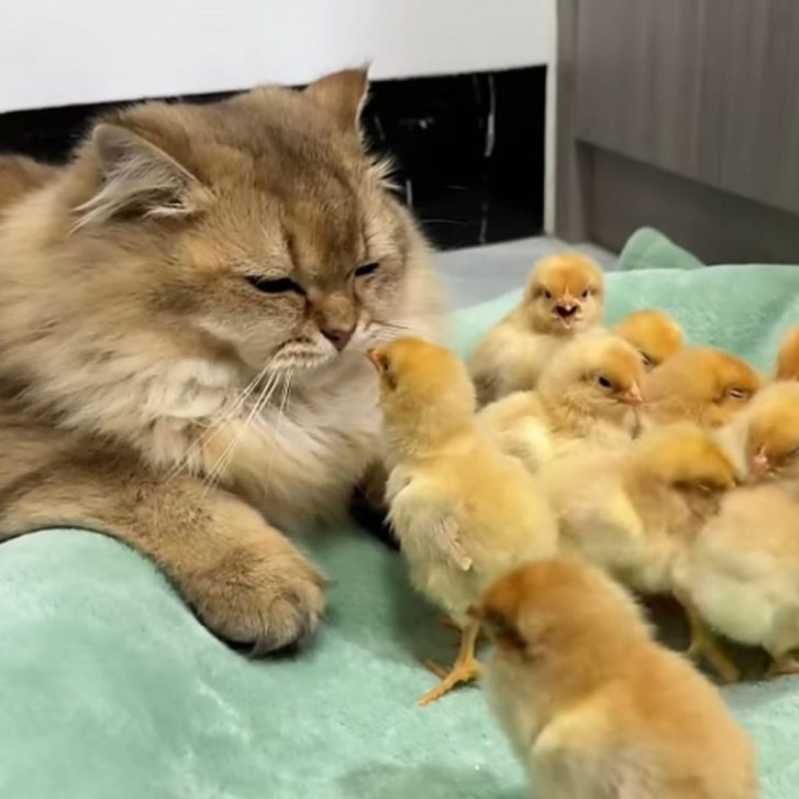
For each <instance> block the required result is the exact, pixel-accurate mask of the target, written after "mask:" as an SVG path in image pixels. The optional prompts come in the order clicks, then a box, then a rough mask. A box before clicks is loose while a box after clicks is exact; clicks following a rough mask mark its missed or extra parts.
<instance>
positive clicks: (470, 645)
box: [417, 621, 480, 707]
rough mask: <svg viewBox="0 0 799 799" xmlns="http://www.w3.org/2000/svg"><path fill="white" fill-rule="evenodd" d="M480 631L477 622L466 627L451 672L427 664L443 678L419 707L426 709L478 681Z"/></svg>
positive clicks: (422, 699) (419, 702) (436, 665)
mask: <svg viewBox="0 0 799 799" xmlns="http://www.w3.org/2000/svg"><path fill="white" fill-rule="evenodd" d="M479 631H480V625H479V623H477V622H474V621H470V622H468V623H467V624H466V625H465V626H464V628H463V632H462V633H461V645H460V648H459V649H458V657H457V658H456V660H455V663H454V665H453V666H452V668H451V669H450V670H449V671H447V670H446V669H444V668H442V667H441V666H439V665H438V664H437V663H428V664H427V667H428V668H429V669H430V671H432V672H433V673H434V674H436V675H437V676H438V677H440V678H441V682H440V683H439V684H438V685H437V686H436V687H435V688H433V689H432V690H430V691H428V692H427V693H426V694H425V695H424V696H423V697H422V698H421V699H420V700H419V701H418V703H417V704H418V705H419V707H424V706H425V705H429V704H430V703H431V702H435V701H436V700H437V699H441V697H442V696H444V694H448V693H449V692H450V691H451V690H452V689H453V688H455V686H457V685H461V684H462V683H468V682H472V680H476V679H477V678H478V677H479V676H480V663H479V662H478V661H477V658H475V656H474V647H475V644H476V643H477V634H478V632H479Z"/></svg>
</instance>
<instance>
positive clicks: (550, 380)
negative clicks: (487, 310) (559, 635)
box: [478, 331, 644, 471]
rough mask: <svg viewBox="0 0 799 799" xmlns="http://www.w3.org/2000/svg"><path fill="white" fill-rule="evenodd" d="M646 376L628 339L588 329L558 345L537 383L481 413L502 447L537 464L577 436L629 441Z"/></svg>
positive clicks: (533, 465) (600, 440)
mask: <svg viewBox="0 0 799 799" xmlns="http://www.w3.org/2000/svg"><path fill="white" fill-rule="evenodd" d="M643 380H644V368H643V365H642V363H641V359H640V357H639V356H638V353H637V352H636V350H635V349H634V348H633V347H632V346H631V345H629V344H628V343H627V342H626V341H624V340H623V339H621V338H619V337H618V336H614V335H612V334H609V333H606V332H604V331H591V332H590V333H586V334H585V335H583V336H580V337H578V338H576V339H574V340H573V341H572V342H571V343H569V344H568V345H567V346H566V347H564V348H563V350H562V351H561V352H560V354H559V356H558V358H557V359H556V360H555V361H553V362H552V363H551V364H549V366H548V367H547V368H546V369H545V370H544V371H543V373H542V375H541V378H540V380H539V382H538V387H537V388H536V390H535V391H526V392H516V393H515V394H511V395H510V396H507V397H505V398H503V399H501V400H498V401H497V402H494V403H491V404H490V405H487V406H486V407H485V408H483V409H482V410H481V411H480V414H479V416H478V418H479V420H480V423H481V424H482V425H483V427H484V428H485V429H486V430H487V431H488V432H489V433H490V434H491V435H492V436H493V437H494V438H496V440H497V441H498V442H499V444H500V446H501V447H502V449H503V450H504V451H505V452H507V453H509V454H511V455H515V456H516V457H519V458H521V459H522V460H523V461H524V463H525V465H526V466H527V468H528V469H530V470H531V471H535V470H536V469H537V468H538V467H539V466H540V465H541V464H542V463H544V462H546V461H547V460H549V459H550V458H552V457H555V456H560V455H562V454H564V452H566V451H569V450H570V449H574V448H576V447H578V446H579V444H580V442H585V441H589V442H590V443H591V444H593V445H600V444H601V445H604V446H620V445H621V446H623V445H625V444H627V443H628V442H629V441H630V440H631V439H632V437H633V435H635V434H636V432H637V428H638V419H637V414H636V410H635V409H636V407H637V406H638V405H639V404H640V403H641V399H642V398H641V384H642V382H643Z"/></svg>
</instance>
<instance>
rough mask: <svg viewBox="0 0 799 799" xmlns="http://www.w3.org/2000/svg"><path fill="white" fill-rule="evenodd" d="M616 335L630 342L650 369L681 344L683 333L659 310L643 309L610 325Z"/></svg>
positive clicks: (646, 367) (681, 346)
mask: <svg viewBox="0 0 799 799" xmlns="http://www.w3.org/2000/svg"><path fill="white" fill-rule="evenodd" d="M613 332H614V333H615V334H616V335H617V336H621V337H622V338H623V339H624V340H625V341H627V342H628V343H630V344H632V346H633V347H635V348H636V349H637V350H638V352H640V353H641V357H642V358H643V360H644V368H645V369H646V370H647V371H651V370H652V369H654V368H655V367H657V366H660V364H662V363H663V362H664V361H665V360H667V359H668V358H671V356H672V355H676V354H677V353H678V352H679V351H680V350H682V349H683V348H684V347H685V333H684V332H683V329H682V328H681V327H680V325H679V324H678V323H677V322H676V320H674V319H673V318H672V317H671V316H669V315H668V314H667V313H664V312H663V311H656V310H644V311H636V312H635V313H631V314H628V315H627V316H625V317H624V318H623V319H622V320H621V321H620V322H618V323H617V324H616V326H615V327H614V328H613Z"/></svg>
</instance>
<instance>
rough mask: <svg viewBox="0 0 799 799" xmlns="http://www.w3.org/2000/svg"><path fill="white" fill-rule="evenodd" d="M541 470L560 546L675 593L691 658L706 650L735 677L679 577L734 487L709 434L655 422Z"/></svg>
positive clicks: (650, 590)
mask: <svg viewBox="0 0 799 799" xmlns="http://www.w3.org/2000/svg"><path fill="white" fill-rule="evenodd" d="M539 476H540V478H541V483H542V485H543V486H544V488H545V490H546V493H547V496H548V497H549V500H550V502H551V504H552V508H553V510H554V511H555V513H556V515H557V516H558V519H559V523H560V531H561V547H562V550H563V551H565V552H573V553H576V554H579V555H581V556H582V557H584V558H586V559H588V560H590V561H591V562H593V563H594V564H596V565H597V566H600V567H602V568H603V569H604V570H606V571H607V572H608V573H609V574H611V575H612V576H613V577H615V578H616V579H618V580H619V581H621V582H622V583H624V584H625V585H627V586H628V587H629V588H631V589H633V590H635V591H638V592H640V593H643V594H647V595H658V594H664V595H672V596H674V597H675V598H677V599H678V601H680V603H681V604H682V605H683V607H684V608H685V611H686V614H687V615H688V619H689V622H690V624H691V649H690V650H689V653H690V654H691V656H694V657H700V656H704V657H706V658H707V659H708V660H709V661H710V662H712V664H713V665H714V667H715V668H716V669H717V670H718V672H719V673H720V674H721V676H722V677H723V678H724V680H725V681H728V682H732V681H734V680H735V679H737V676H738V671H737V669H736V668H735V666H734V664H733V663H732V662H731V661H730V660H729V659H728V658H727V657H726V656H725V655H724V653H723V652H722V651H721V650H720V649H719V648H718V647H717V646H716V645H715V642H714V641H713V639H712V637H711V636H710V635H709V634H708V631H707V629H706V627H705V626H704V625H703V624H702V622H701V619H700V618H699V617H698V615H697V614H696V612H695V609H694V608H693V606H692V604H691V603H690V602H689V601H687V600H686V597H685V596H683V595H682V593H681V591H680V586H681V583H680V582H679V580H678V576H679V575H680V574H681V569H682V568H683V566H684V563H685V561H686V559H687V558H688V553H689V551H690V547H691V546H692V544H693V541H694V540H695V538H696V536H698V535H699V532H700V531H701V529H702V528H703V526H704V525H705V524H706V522H707V521H708V519H710V518H712V516H713V515H714V514H715V513H717V512H718V510H719V507H720V505H721V500H722V497H723V495H724V493H725V492H727V491H729V490H730V489H732V488H734V487H735V484H736V469H735V465H734V463H733V461H732V459H731V458H730V457H729V456H728V454H727V453H726V452H725V450H724V449H723V448H722V447H721V446H720V445H719V444H718V443H717V442H716V441H715V439H714V438H713V436H712V434H711V433H710V432H709V431H706V430H704V429H702V428H700V427H699V426H698V425H694V424H692V423H689V422H683V423H681V424H674V425H669V426H664V427H658V428H654V429H653V430H650V431H647V432H646V433H645V434H644V435H642V436H641V438H640V439H638V440H636V441H635V442H634V443H633V444H632V445H631V446H630V447H629V448H628V449H627V450H626V451H617V452H601V451H595V452H592V453H591V452H583V453H579V454H574V455H569V456H565V457H561V458H558V459H555V460H553V461H551V462H550V463H548V464H546V465H545V466H544V467H542V469H541V470H540V472H539Z"/></svg>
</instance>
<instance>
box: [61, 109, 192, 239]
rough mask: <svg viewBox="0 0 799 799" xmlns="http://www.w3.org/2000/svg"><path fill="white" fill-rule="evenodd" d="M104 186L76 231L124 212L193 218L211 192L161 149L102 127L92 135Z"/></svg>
mask: <svg viewBox="0 0 799 799" xmlns="http://www.w3.org/2000/svg"><path fill="white" fill-rule="evenodd" d="M91 144H92V148H93V150H94V158H95V161H96V163H97V166H98V167H99V171H100V176H101V179H102V183H101V185H100V187H99V190H98V191H97V193H96V194H95V195H94V196H93V197H92V198H91V199H90V200H88V201H87V202H85V203H84V204H83V205H81V206H80V207H78V208H77V209H76V211H77V212H78V213H79V214H80V218H79V220H78V223H77V224H76V226H75V228H76V229H77V228H80V227H83V226H85V225H87V224H91V223H102V222H104V221H106V220H108V219H111V218H112V217H115V216H118V215H120V214H135V215H138V216H140V217H142V218H146V217H149V218H154V217H156V218H166V217H181V216H188V215H189V214H192V213H194V212H195V211H197V210H198V209H199V207H200V206H201V205H202V199H203V197H207V193H206V191H205V190H204V188H203V187H202V185H201V184H200V181H199V180H198V179H197V178H196V177H194V175H192V174H191V173H190V172H189V171H188V170H187V169H186V168H185V167H183V166H181V165H180V164H179V163H178V162H177V161H176V160H175V159H174V158H172V156H170V155H168V154H167V153H166V152H164V150H162V149H161V148H160V147H157V146H156V145H155V144H152V143H151V142H149V141H147V140H146V139H144V138H143V137H142V136H139V135H138V134H136V133H133V131H130V130H128V129H127V128H124V127H121V126H119V125H111V124H107V123H101V124H99V125H97V127H95V129H94V132H93V134H92V141H91Z"/></svg>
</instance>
